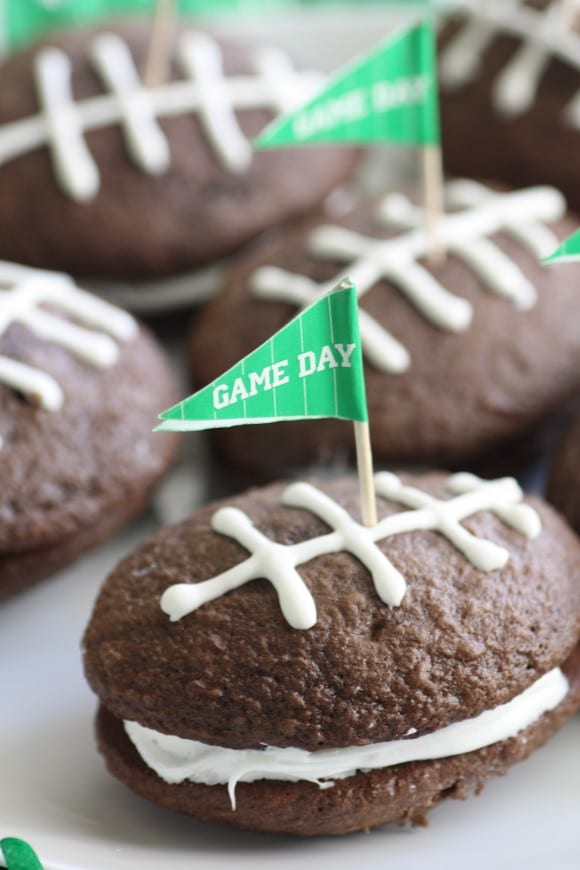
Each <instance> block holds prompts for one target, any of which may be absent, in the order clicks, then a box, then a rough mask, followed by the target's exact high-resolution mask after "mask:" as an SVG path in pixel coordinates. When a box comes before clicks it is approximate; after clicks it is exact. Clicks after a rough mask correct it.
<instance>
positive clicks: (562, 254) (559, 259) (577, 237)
mask: <svg viewBox="0 0 580 870" xmlns="http://www.w3.org/2000/svg"><path fill="white" fill-rule="evenodd" d="M542 262H543V263H544V264H545V265H551V264H552V263H578V262H580V230H576V232H575V233H573V234H572V235H571V236H570V238H568V239H566V241H565V242H562V244H561V245H560V247H559V248H557V249H556V250H555V251H554V253H553V254H550V256H549V257H545V258H544V260H542Z"/></svg>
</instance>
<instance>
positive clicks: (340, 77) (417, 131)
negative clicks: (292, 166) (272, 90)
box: [254, 23, 441, 149]
mask: <svg viewBox="0 0 580 870" xmlns="http://www.w3.org/2000/svg"><path fill="white" fill-rule="evenodd" d="M440 139H441V135H440V124H439V97H438V88H437V64H436V55H435V36H434V31H433V26H432V24H430V23H422V24H419V25H417V26H415V27H413V28H411V29H410V30H407V31H405V32H403V33H401V34H399V35H397V36H395V37H394V38H391V39H390V40H389V41H387V42H384V43H382V44H381V45H380V46H379V47H378V48H377V49H375V50H374V51H373V52H372V53H370V54H366V55H365V56H364V57H363V58H359V59H358V60H356V61H354V62H353V63H352V64H351V65H350V66H348V67H347V68H346V69H345V70H343V71H341V72H339V73H337V74H336V75H335V76H333V77H332V78H331V80H330V82H329V83H328V84H327V86H326V87H325V89H324V90H323V91H322V92H321V93H319V94H318V95H317V96H316V97H314V98H313V99H312V100H310V101H309V102H308V103H306V104H305V105H304V106H302V108H300V109H298V110H297V111H295V112H292V113H291V114H288V115H285V116H284V117H283V118H281V119H279V120H277V121H274V122H273V123H272V124H270V125H269V126H268V127H267V128H266V129H265V130H264V132H263V133H262V134H261V135H260V136H259V137H258V138H257V139H256V141H255V143H254V145H255V147H256V148H258V149H261V148H278V147H286V146H288V145H312V144H316V143H324V142H352V143H361V144H362V143H373V142H374V143H378V142H390V143H392V144H394V145H434V144H438V143H439V142H440Z"/></svg>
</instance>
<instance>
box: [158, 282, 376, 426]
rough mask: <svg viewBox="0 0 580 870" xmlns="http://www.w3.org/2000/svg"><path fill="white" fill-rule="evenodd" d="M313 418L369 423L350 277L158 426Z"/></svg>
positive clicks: (241, 423)
mask: <svg viewBox="0 0 580 870" xmlns="http://www.w3.org/2000/svg"><path fill="white" fill-rule="evenodd" d="M314 417H317V418H320V417H339V418H340V419H343V420H357V421H359V422H366V421H367V420H368V413H367V404H366V393H365V383H364V374H363V363H362V350H361V341H360V333H359V323H358V303H357V297H356V290H355V288H354V285H353V284H352V282H350V281H349V280H346V281H343V282H342V284H340V285H339V286H338V287H337V288H336V289H335V290H333V291H332V292H331V293H328V294H327V295H326V296H322V297H321V298H320V299H318V300H317V301H316V302H314V303H313V304H312V305H310V306H309V307H308V308H306V309H304V311H302V312H301V313H300V314H298V316H297V317H295V318H294V319H293V320H291V321H290V323H288V324H287V325H286V326H284V327H283V328H282V329H281V330H280V331H279V332H277V333H276V334H275V335H273V336H272V337H271V338H270V339H268V341H266V342H264V344H262V345H261V346H260V347H258V348H257V349H256V350H254V351H253V352H252V353H250V354H249V355H248V356H247V357H245V358H244V359H243V360H241V362H239V363H236V365H234V366H233V367H232V368H231V369H229V371H227V372H225V374H223V375H222V376H221V377H219V378H216V380H215V381H213V382H212V383H211V384H209V385H208V386H207V387H205V388H204V389H203V390H200V391H199V392H198V393H195V394H194V395H193V396H190V397H189V398H188V399H185V400H184V401H183V402H180V403H179V404H178V405H175V407H173V408H171V409H170V410H169V411H165V412H164V413H162V414H160V415H159V419H160V420H162V421H163V422H162V423H160V425H159V426H158V427H157V430H156V431H164V430H165V431H167V430H170V431H192V430H197V429H216V428H223V427H226V426H240V425H244V424H246V423H271V422H275V421H276V420H303V419H307V418H314Z"/></svg>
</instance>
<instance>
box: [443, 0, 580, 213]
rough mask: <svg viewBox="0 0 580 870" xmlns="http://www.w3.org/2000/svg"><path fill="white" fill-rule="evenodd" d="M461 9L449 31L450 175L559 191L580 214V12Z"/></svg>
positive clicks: (466, 1)
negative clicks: (579, 26) (576, 14)
mask: <svg viewBox="0 0 580 870" xmlns="http://www.w3.org/2000/svg"><path fill="white" fill-rule="evenodd" d="M458 5H459V7H460V9H459V10H458V11H457V12H454V13H453V15H452V17H451V19H450V21H449V23H448V24H447V25H446V26H445V27H444V28H443V31H442V35H441V50H440V63H439V70H440V82H441V120H442V129H443V142H444V149H443V153H444V159H445V164H446V167H447V169H448V171H449V172H452V173H454V174H455V175H469V176H475V177H479V178H490V177H493V178H496V179H498V180H501V181H503V182H505V183H506V184H510V185H514V186H516V185H518V186H519V185H527V184H545V183H547V184H553V185H554V186H555V187H557V188H558V189H559V190H562V191H563V192H564V194H565V195H566V197H567V199H568V202H569V204H570V206H571V208H574V209H580V163H579V161H578V160H577V159H576V155H577V154H578V151H579V149H580V32H578V30H577V29H575V28H576V26H577V24H575V25H573V23H572V14H573V8H572V7H573V4H566V3H561V2H558V0H515V2H514V0H511V2H509V3H508V2H505V0H486V2H482V0H461V2H460V3H459V4H458ZM575 20H576V21H577V19H575Z"/></svg>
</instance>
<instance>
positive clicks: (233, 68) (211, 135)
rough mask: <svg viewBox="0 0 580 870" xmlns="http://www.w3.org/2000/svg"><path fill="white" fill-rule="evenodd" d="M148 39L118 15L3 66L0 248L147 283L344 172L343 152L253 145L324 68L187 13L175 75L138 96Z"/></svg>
mask: <svg viewBox="0 0 580 870" xmlns="http://www.w3.org/2000/svg"><path fill="white" fill-rule="evenodd" d="M149 36H150V23H149V22H148V21H147V20H146V19H143V20H142V21H140V20H139V19H138V18H137V19H134V20H131V21H112V22H108V23H103V24H100V25H99V26H97V27H93V28H91V29H75V30H69V31H63V32H61V33H55V34H51V35H50V36H49V37H47V38H46V39H44V40H43V41H42V42H40V43H39V44H37V45H33V46H32V47H30V48H26V49H25V50H23V51H21V52H19V53H15V54H14V55H12V56H11V57H10V58H9V59H8V60H6V61H5V63H4V64H3V66H2V76H1V77H0V186H1V187H2V191H3V196H2V200H1V201H0V256H1V257H5V258H7V259H12V260H17V261H20V262H24V263H27V264H30V265H35V266H41V267H46V268H53V269H60V270H64V271H67V272H69V273H71V274H74V275H76V276H79V275H81V276H83V277H87V276H89V277H91V278H101V279H102V278H107V279H126V280H128V281H129V282H131V281H133V280H139V281H140V286H141V285H142V284H143V280H144V279H158V278H167V277H170V276H174V275H178V274H181V273H183V272H188V271H191V270H195V269H198V268H200V267H202V266H205V265H207V264H208V263H212V262H213V261H215V260H216V259H219V258H221V257H224V256H225V255H227V254H229V253H232V252H233V251H235V250H236V249H237V248H239V247H240V245H242V244H243V243H245V242H247V241H249V240H250V239H252V238H253V237H255V236H256V235H258V234H259V233H261V232H262V231H264V230H266V229H268V228H270V226H271V225H272V224H277V223H280V222H282V221H284V220H286V219H289V218H292V217H294V216H296V215H300V214H303V213H304V212H307V211H309V210H310V209H312V208H314V207H316V206H318V205H320V203H321V202H322V201H323V200H324V198H325V197H326V195H327V194H328V193H329V192H330V191H332V190H333V188H334V187H335V186H336V185H337V184H338V183H339V182H341V181H342V180H343V179H345V178H346V177H347V176H348V175H349V174H350V172H351V170H352V168H353V167H354V165H355V163H356V160H357V156H356V153H355V152H354V151H353V150H352V149H344V148H343V149H332V148H310V149H302V150H300V151H292V152H290V151H274V152H267V153H266V152H264V153H253V151H252V145H251V140H252V139H253V138H254V137H255V135H256V134H257V133H258V132H259V131H260V130H261V129H262V128H263V127H264V125H265V124H266V123H267V122H268V121H270V120H271V119H272V118H273V117H274V115H276V114H277V113H279V112H280V111H282V110H283V108H284V107H290V106H294V105H296V103H297V102H300V101H301V100H304V99H305V97H306V96H307V95H308V94H310V93H311V92H312V89H313V88H315V87H316V86H317V84H318V85H319V83H320V76H319V75H318V74H316V75H314V74H312V73H299V72H297V71H295V70H294V68H293V66H292V64H291V62H290V60H289V58H287V57H286V55H284V54H283V53H282V52H281V51H279V50H277V49H272V48H269V47H264V46H259V45H244V44H238V43H237V42H235V41H227V42H225V41H223V40H221V39H218V38H217V37H215V36H213V35H211V34H209V33H207V32H204V31H201V30H199V29H197V28H194V27H192V26H191V25H189V26H188V25H185V24H182V25H180V26H179V30H178V32H177V33H176V36H175V50H174V57H173V63H172V67H171V79H170V81H169V82H168V83H167V84H166V85H162V86H160V87H157V88H156V89H154V90H152V91H147V90H144V91H142V92H141V93H140V94H138V100H139V101H137V96H136V95H135V87H136V86H137V85H138V84H139V82H140V81H141V72H142V69H143V66H144V64H145V58H146V55H147V48H148V45H149ZM63 82H64V83H63ZM67 82H69V83H70V88H71V92H72V95H73V96H72V97H71V95H70V94H69V93H67V90H66V87H67V85H66V83H67ZM218 91H219V92H220V93H221V94H222V97H223V99H221V100H216V99H215V94H216V93H217V92H218ZM71 100H74V105H73V106H72V111H73V117H74V119H75V123H76V122H78V125H79V127H80V129H78V130H75V131H73V130H72V128H71V125H70V124H68V122H67V114H66V111H67V106H68V108H71ZM123 100H125V102H123ZM49 118H50V119H51V121H50V123H51V125H52V133H51V135H50V142H49V141H48V140H49V134H48V132H47V128H46V125H47V124H48V119H49ZM30 119H33V120H30ZM103 119H104V120H103ZM57 131H60V134H58V133H57ZM54 215H58V220H55V219H54ZM31 225H34V230H35V231H34V233H29V232H25V229H27V228H28V227H29V226H31ZM143 286H144V287H145V289H146V284H145V285H143ZM152 286H153V287H157V285H156V284H154V285H152Z"/></svg>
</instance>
